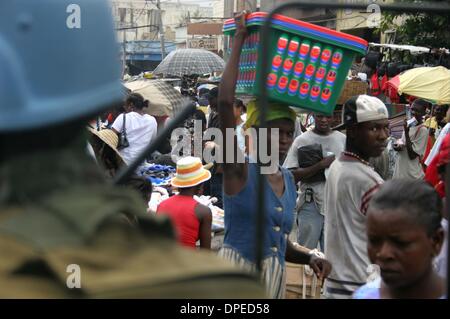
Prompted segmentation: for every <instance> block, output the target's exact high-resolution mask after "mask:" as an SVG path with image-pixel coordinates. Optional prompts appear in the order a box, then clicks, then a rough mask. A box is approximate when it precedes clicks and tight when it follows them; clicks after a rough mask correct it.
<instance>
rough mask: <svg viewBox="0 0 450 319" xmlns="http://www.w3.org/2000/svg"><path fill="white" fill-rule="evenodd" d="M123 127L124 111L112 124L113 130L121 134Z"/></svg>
mask: <svg viewBox="0 0 450 319" xmlns="http://www.w3.org/2000/svg"><path fill="white" fill-rule="evenodd" d="M122 128H123V113H122V114H119V116H117V117H116V119H115V120H114V123H113V124H112V125H111V130H113V131H114V133H116V134H119V133H120V132H121V131H122Z"/></svg>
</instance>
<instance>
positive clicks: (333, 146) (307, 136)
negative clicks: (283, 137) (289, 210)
mask: <svg viewBox="0 0 450 319" xmlns="http://www.w3.org/2000/svg"><path fill="white" fill-rule="evenodd" d="M312 144H320V145H322V152H323V154H322V155H323V156H324V157H325V156H327V152H333V153H334V155H335V156H336V158H338V157H339V156H340V155H341V153H342V151H343V150H344V149H345V135H344V134H342V133H341V132H338V131H333V132H331V133H330V134H329V135H319V134H316V133H314V132H313V131H306V132H305V133H303V134H302V135H300V136H298V137H297V138H296V139H295V140H294V142H293V143H292V146H291V148H290V149H289V152H288V154H287V156H286V159H285V161H284V164H283V167H285V168H294V167H298V153H297V150H298V149H299V148H300V147H303V146H307V145H312ZM298 186H299V187H298V198H297V207H298V208H300V207H302V206H303V204H304V203H305V195H304V193H305V191H306V189H307V188H311V189H312V190H313V192H314V195H313V196H314V202H315V203H316V204H317V206H318V208H319V210H320V212H321V213H322V214H324V213H326V212H324V211H323V209H322V204H323V191H324V188H325V182H317V183H312V184H308V183H302V182H299V183H298Z"/></svg>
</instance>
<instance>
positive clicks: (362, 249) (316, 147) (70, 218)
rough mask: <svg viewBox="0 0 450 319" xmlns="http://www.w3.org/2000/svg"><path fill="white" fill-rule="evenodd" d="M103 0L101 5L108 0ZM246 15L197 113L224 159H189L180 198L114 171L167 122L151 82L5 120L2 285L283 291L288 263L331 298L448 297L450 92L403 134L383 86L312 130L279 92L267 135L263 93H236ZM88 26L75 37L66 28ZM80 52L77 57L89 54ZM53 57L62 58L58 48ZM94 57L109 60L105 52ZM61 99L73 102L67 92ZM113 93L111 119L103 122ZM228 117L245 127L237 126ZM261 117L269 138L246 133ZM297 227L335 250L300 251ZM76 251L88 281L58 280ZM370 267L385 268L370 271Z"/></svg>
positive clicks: (419, 111)
mask: <svg viewBox="0 0 450 319" xmlns="http://www.w3.org/2000/svg"><path fill="white" fill-rule="evenodd" d="M101 3H102V1H99V2H98V3H97V4H95V5H94V6H99V8H103V7H102V4H101ZM89 5H93V4H92V3H90V4H88V3H87V2H86V6H89ZM103 9H104V8H103ZM11 14H14V12H12V13H11ZM235 19H236V32H235V34H234V41H233V45H232V50H231V54H230V56H229V59H228V62H227V64H226V67H225V70H224V72H223V75H222V80H221V82H220V85H219V86H218V87H216V88H213V89H211V90H210V91H209V92H208V96H207V98H208V101H209V112H208V114H206V115H205V114H204V113H203V111H201V110H197V112H196V113H195V114H194V115H193V119H194V120H199V121H201V127H202V132H204V131H205V130H206V129H208V128H217V129H220V130H221V132H222V136H223V140H220V141H217V140H207V141H204V142H205V143H203V148H212V149H215V150H216V152H219V151H220V152H221V153H222V154H223V159H224V161H223V163H219V162H217V163H205V161H204V159H202V158H198V157H194V156H187V157H183V158H178V157H177V158H176V160H174V162H176V163H174V164H176V175H175V177H174V178H173V179H172V180H171V183H170V190H171V192H173V196H171V197H169V198H168V199H166V200H164V201H162V202H161V203H160V204H159V206H158V208H157V210H156V211H155V212H149V211H148V207H146V206H147V205H146V204H148V202H149V201H150V199H151V195H152V190H153V187H152V184H151V183H150V182H149V180H148V179H146V178H144V177H140V176H133V177H131V178H129V180H128V181H127V182H126V183H125V185H122V186H121V187H119V186H114V185H112V183H111V180H112V178H113V177H115V176H116V175H117V173H118V172H119V170H120V169H122V168H124V167H126V166H127V165H130V164H131V163H133V161H134V160H136V158H137V157H138V156H139V155H140V153H141V152H142V151H143V149H144V148H145V147H146V146H147V145H148V144H150V143H152V142H154V141H155V138H156V136H157V131H158V124H157V121H156V119H155V118H154V117H153V116H151V115H148V114H147V113H146V111H145V109H146V108H148V107H149V101H148V100H146V99H145V98H144V97H143V96H142V95H140V94H137V93H128V95H127V97H126V98H125V101H124V106H123V107H122V108H121V109H120V111H117V110H118V109H119V108H117V105H116V104H120V102H121V101H120V98H121V96H122V95H120V94H117V96H116V97H115V99H114V102H115V103H113V104H112V103H111V101H110V97H109V96H108V97H105V98H104V101H103V100H102V101H98V104H99V105H101V106H102V107H101V108H100V107H97V106H96V107H95V108H94V107H93V108H92V109H91V110H89V111H87V112H84V113H83V112H81V113H80V114H75V113H74V114H72V116H69V117H68V118H65V119H64V120H58V119H49V118H47V117H45V116H41V117H39V116H38V118H40V121H41V122H40V123H39V125H34V124H30V125H29V126H27V124H20V123H19V124H20V125H21V129H22V131H12V132H11V131H10V130H9V129H7V125H6V124H5V123H4V122H3V121H0V133H1V135H2V139H1V140H2V155H1V156H0V181H1V182H0V210H1V211H2V216H5V217H4V218H3V217H2V219H1V220H0V254H1V255H2V256H10V258H9V259H8V262H7V263H6V264H5V262H2V263H1V264H2V266H1V267H0V296H6V297H15V296H26V297H55V296H56V297H159V298H175V297H177V298H187V297H191V298H239V297H242V298H259V297H269V298H283V297H285V291H286V276H287V266H286V263H287V262H288V263H295V264H301V265H308V266H309V267H311V268H312V269H313V271H314V273H315V275H316V276H317V277H319V278H320V279H325V285H324V287H323V296H324V297H325V298H356V299H385V298H433V299H438V298H447V295H446V285H445V283H446V278H447V274H446V269H447V255H446V250H447V248H446V247H447V246H446V245H448V244H447V238H448V235H447V233H448V221H447V220H448V216H446V214H445V211H446V206H445V205H448V203H445V193H446V189H445V181H444V176H445V170H446V167H447V165H448V164H449V163H450V134H449V133H450V110H449V107H448V105H436V106H432V107H431V109H432V110H433V111H434V112H433V114H430V116H429V117H428V118H427V117H426V114H427V110H428V109H430V106H431V105H430V103H429V102H427V101H425V100H422V99H415V100H414V102H413V103H412V105H411V107H410V108H409V110H408V111H409V112H410V115H411V116H410V118H409V119H407V120H405V122H404V125H403V135H402V137H401V138H400V139H398V140H395V139H394V140H392V138H391V137H390V128H389V112H388V109H387V107H386V105H385V104H384V103H383V102H382V101H381V100H379V99H378V98H376V97H373V96H370V95H366V94H361V95H357V96H354V97H352V98H350V99H349V100H347V101H346V102H345V104H344V105H343V107H342V123H341V124H340V125H339V126H337V127H335V126H333V124H332V123H333V117H332V116H330V115H327V114H322V113H319V112H315V113H314V114H313V123H314V125H313V126H312V127H309V128H307V129H306V128H304V127H303V126H302V125H299V119H298V116H297V113H296V112H294V111H293V109H292V108H290V107H289V106H288V105H285V104H282V103H275V102H272V101H271V102H269V107H268V110H267V128H268V129H276V130H277V134H268V135H267V139H264V134H263V131H264V130H263V129H264V128H266V127H262V125H261V123H260V117H259V115H260V111H261V109H260V101H259V100H257V99H254V100H251V101H249V102H248V103H244V102H243V101H242V100H240V99H238V98H237V97H236V96H235V89H236V83H237V79H238V72H239V71H238V70H239V69H238V64H239V59H240V55H241V51H242V47H243V44H244V41H245V39H246V37H247V29H246V27H245V23H244V22H243V14H240V15H237V16H236V18H235ZM49 27H51V26H49ZM85 32H87V31H85ZM96 32H103V33H104V34H109V33H111V32H112V30H108V29H105V30H97V31H96ZM2 33H4V31H1V32H0V35H1V34H2ZM99 34H102V33H99ZM103 38H104V39H105V40H104V41H107V38H105V37H103ZM89 39H90V37H85V38H77V37H74V36H73V35H68V36H67V40H66V41H73V42H77V41H78V42H77V43H82V42H83V41H88V40H89ZM11 41H12V42H13V41H14V40H11ZM85 45H86V44H85ZM26 58H27V57H23V59H26ZM71 58H73V59H74V61H72V62H73V63H75V62H76V61H77V55H75V54H74V55H73V56H71ZM108 58H109V59H110V60H111V61H114V57H113V56H110V57H106V58H104V59H105V61H106V60H107V59H108ZM0 59H2V57H1V56H0ZM0 62H1V60H0ZM44 62H45V61H44ZM46 63H47V65H48V66H49V67H50V66H51V59H50V58H49V59H48V61H46ZM99 66H100V67H99ZM90 67H92V66H90ZM96 67H97V68H98V69H99V72H104V73H105V74H108V71H107V69H108V68H109V65H108V63H106V62H105V63H103V64H102V63H99V64H98V65H96ZM102 68H104V69H102ZM88 69H89V67H87V69H86V70H85V71H87V70H88ZM55 72H57V70H55ZM86 74H88V73H86ZM0 77H1V74H0ZM105 78H108V76H105ZM109 78H110V79H113V78H114V76H113V75H110V76H109ZM24 81H25V79H24ZM86 81H88V79H87V77H86ZM44 82H45V81H44ZM49 85H50V84H49ZM92 85H94V84H92ZM114 88H115V89H116V90H117V91H120V90H121V87H120V85H114ZM82 93H83V89H80V90H79V92H77V94H82ZM84 93H85V92H84ZM106 95H107V94H105V96H106ZM49 99H53V100H54V101H60V97H59V96H51V97H49ZM53 100H52V101H53ZM39 105H40V104H39V102H36V107H38V106H39ZM105 105H106V106H105ZM107 107H109V111H108V112H107V113H108V114H107V116H106V117H105V118H104V119H105V121H104V122H102V121H100V120H98V119H97V117H95V119H94V120H92V117H93V114H95V115H94V116H97V115H98V113H99V111H102V110H104V109H105V108H107ZM0 111H1V112H3V110H0ZM47 111H48V110H47V109H44V110H42V114H40V115H43V114H45V113H46V112H47ZM244 114H245V116H244ZM89 118H91V120H90V121H89V120H88V119H89ZM86 122H89V124H88V129H87V130H86ZM30 123H32V122H30ZM19 124H18V125H19ZM229 129H233V130H235V134H234V135H233V136H231V137H230V135H229V134H227V130H229ZM250 130H253V131H254V132H256V136H255V135H251V134H247V132H249V131H250ZM230 138H231V139H232V140H230ZM255 138H257V140H258V143H257V142H256V140H254V139H255ZM275 138H277V140H272V139H275ZM390 139H391V141H390V143H391V145H392V149H393V151H395V154H394V155H395V156H394V158H393V161H389V162H391V163H392V164H390V165H391V166H392V171H393V173H392V178H389V179H390V180H388V181H387V180H385V179H386V178H383V177H385V176H384V174H382V173H381V172H380V170H379V169H378V167H376V165H375V166H374V165H373V162H372V161H373V159H379V158H380V157H382V156H389V155H388V152H387V151H388V141H389V140H390ZM261 141H262V142H263V143H265V144H266V145H265V146H266V147H267V150H268V154H267V155H268V157H269V160H270V161H269V162H270V163H271V164H273V162H275V164H276V165H275V167H276V169H275V171H273V172H271V173H269V174H265V178H264V183H263V189H262V192H264V200H265V201H264V203H263V204H264V207H265V210H266V215H265V216H264V228H263V234H262V238H261V243H262V252H263V256H262V257H263V258H262V264H261V268H262V269H261V272H260V273H258V272H257V270H258V268H259V267H258V266H259V265H257V260H258V258H257V253H256V251H257V241H256V233H257V226H256V225H257V222H256V221H257V215H258V213H259V212H258V203H257V201H256V198H257V197H258V194H259V192H260V189H259V188H258V177H259V174H261V168H262V167H264V166H267V165H268V164H267V163H263V162H262V161H261V155H260V154H259V153H258V152H254V150H255V149H256V150H257V149H258V147H256V148H255V146H256V145H255V144H258V145H261ZM86 144H87V145H88V149H87V150H86ZM230 145H231V146H232V147H228V146H230ZM272 145H276V146H277V148H276V149H272ZM229 153H232V154H231V155H232V156H231V159H230V156H227V155H230V154H229ZM147 155H148V156H147V157H148V158H149V159H150V157H151V156H150V155H151V154H147ZM171 155H173V154H171V153H170V152H169V153H168V156H169V157H170V158H175V157H173V156H171ZM238 158H243V159H244V161H238V160H237V159H238ZM208 164H209V165H208ZM24 167H27V170H26V174H25V172H24ZM382 176H383V177H382ZM25 179H26V180H27V183H25V184H26V185H23V184H24V183H23V181H24V180H25ZM203 194H205V195H209V196H211V197H212V198H215V199H216V201H215V205H217V206H218V207H220V208H222V209H223V211H224V230H223V241H221V242H220V244H219V247H218V249H217V251H212V239H213V238H212V220H213V214H212V212H211V209H210V208H209V207H208V206H206V205H204V204H202V203H201V202H200V201H199V200H197V198H198V196H201V195H203ZM3 212H5V214H3ZM294 226H296V227H294ZM291 235H294V236H291ZM292 238H295V240H296V242H297V243H298V244H300V245H301V246H303V247H306V248H307V249H309V250H312V249H320V250H321V251H322V252H323V253H324V255H325V257H324V258H322V257H318V256H316V255H314V254H310V253H307V252H305V250H302V249H299V248H298V246H297V243H295V242H293V241H292ZM443 246H444V247H445V248H444V249H443V248H442V247H443ZM119 259H120V260H119ZM2 260H5V259H4V258H2ZM66 264H79V265H80V267H81V268H82V271H83V274H84V275H83V276H85V277H83V278H85V279H83V280H86V282H85V283H84V284H83V286H82V287H83V289H81V290H79V291H74V290H70V289H69V290H67V288H66V287H65V285H64V283H62V282H61V280H60V278H61V276H63V275H64V274H65V271H66V268H65V267H66ZM370 269H378V270H379V271H378V272H377V273H375V275H376V276H372V275H373V274H371V273H370ZM12 274H13V275H12ZM377 274H378V275H377ZM257 276H259V277H257ZM369 277H370V278H371V279H374V280H371V279H370V280H369ZM30 282H32V283H33V284H30ZM37 283H39V285H37ZM85 287H86V288H85Z"/></svg>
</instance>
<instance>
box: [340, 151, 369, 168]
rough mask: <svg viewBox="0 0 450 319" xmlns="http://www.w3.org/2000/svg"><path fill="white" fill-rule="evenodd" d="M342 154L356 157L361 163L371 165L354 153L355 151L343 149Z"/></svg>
mask: <svg viewBox="0 0 450 319" xmlns="http://www.w3.org/2000/svg"><path fill="white" fill-rule="evenodd" d="M342 154H345V155H347V156H350V157H353V158H356V159H357V160H358V161H360V162H361V163H363V164H365V165H367V166H370V167H372V165H370V163H369V162H368V161H366V160H364V159H362V158H361V157H359V156H358V155H356V154H355V153H352V152H348V151H343V152H342Z"/></svg>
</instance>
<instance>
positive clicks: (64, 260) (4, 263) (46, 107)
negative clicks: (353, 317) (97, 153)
mask: <svg viewBox="0 0 450 319" xmlns="http://www.w3.org/2000/svg"><path fill="white" fill-rule="evenodd" d="M0 3H1V4H0V39H1V41H0V69H1V71H0V82H1V83H4V84H6V86H4V85H2V86H0V141H1V149H2V152H1V154H0V181H1V182H0V194H1V195H0V260H1V262H0V298H94V297H95V298H108V297H110V298H231V297H232V298H236V297H241V298H258V297H263V290H262V288H261V286H260V285H259V284H258V283H257V282H256V281H255V279H254V278H253V277H250V276H249V275H246V274H243V273H242V272H241V271H239V270H237V269H236V268H234V267H232V266H231V265H228V264H226V263H224V262H223V261H222V260H219V259H217V257H215V256H212V255H210V254H207V253H204V252H200V251H199V252H192V251H191V250H187V249H183V248H182V247H179V245H178V244H177V243H176V241H175V240H174V238H173V235H172V232H173V231H172V228H171V226H170V223H169V221H168V219H164V218H155V217H152V216H149V215H147V213H146V208H145V207H146V203H145V202H144V201H143V200H142V198H141V196H140V195H139V194H138V193H136V192H135V191H132V190H127V189H126V188H124V187H114V186H113V185H110V184H108V183H107V182H106V181H105V180H104V177H103V175H102V173H101V172H100V170H99V169H98V167H97V165H96V164H95V161H93V160H92V158H90V157H89V155H88V154H87V153H86V144H87V138H86V137H87V132H86V130H85V126H86V123H87V122H88V120H89V118H92V117H94V116H95V115H96V114H100V113H101V112H102V111H103V110H105V109H107V108H108V107H111V106H112V105H115V104H118V103H120V102H121V101H122V99H123V96H122V89H121V83H120V70H119V67H118V64H117V54H118V52H117V43H116V39H115V37H114V29H113V21H112V17H111V13H110V8H109V5H108V1H106V0H97V1H92V0H78V1H77V4H78V5H79V6H80V7H81V8H82V9H83V11H82V15H81V16H82V27H81V28H71V27H70V26H69V25H66V21H68V16H69V14H68V13H67V8H68V7H70V5H72V1H71V0H59V1H52V0H42V1H32V0H2V1H1V2H0ZM72 6H73V5H72ZM42 8H45V10H43V9H42ZM51 43H58V45H56V46H53V47H52V49H51V50H48V47H49V44H51ZM94 46H95V47H99V48H102V50H101V51H99V50H90V51H89V53H86V52H87V51H86V49H85V48H86V47H94ZM86 54H88V56H86ZM36 56H39V57H40V58H39V63H36ZM61 57H64V59H61ZM94 69H95V70H96V76H95V77H93V76H91V74H92V70H94ZM61 79H64V81H62V80H61ZM123 215H126V216H129V217H133V220H136V222H137V225H136V226H135V227H133V226H132V225H130V224H129V223H125V222H124V218H123ZM194 253H195V254H194Z"/></svg>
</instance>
